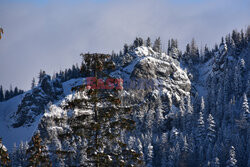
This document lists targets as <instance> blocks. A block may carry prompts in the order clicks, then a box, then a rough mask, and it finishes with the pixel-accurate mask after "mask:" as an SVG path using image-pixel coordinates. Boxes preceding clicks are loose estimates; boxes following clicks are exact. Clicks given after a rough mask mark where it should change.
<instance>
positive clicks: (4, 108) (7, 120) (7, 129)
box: [0, 93, 39, 149]
mask: <svg viewBox="0 0 250 167" xmlns="http://www.w3.org/2000/svg"><path fill="white" fill-rule="evenodd" d="M24 95H25V93H24V94H21V95H18V96H16V97H14V98H11V99H10V100H8V101H5V102H0V113H1V117H0V136H1V137H2V138H3V143H4V144H5V145H6V147H7V148H8V149H10V148H12V146H13V144H14V143H17V144H20V142H21V141H28V140H29V139H30V137H31V136H32V134H33V132H34V131H35V130H36V128H37V124H38V123H39V118H38V119H37V120H36V121H35V123H34V124H33V125H32V126H30V127H20V128H12V127H11V123H12V122H13V120H12V119H11V116H12V115H13V114H14V113H15V112H16V111H17V107H18V105H19V103H20V102H21V100H22V98H23V96H24Z"/></svg>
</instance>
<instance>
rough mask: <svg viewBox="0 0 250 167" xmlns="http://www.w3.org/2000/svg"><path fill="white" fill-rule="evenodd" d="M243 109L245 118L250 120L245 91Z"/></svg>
mask: <svg viewBox="0 0 250 167" xmlns="http://www.w3.org/2000/svg"><path fill="white" fill-rule="evenodd" d="M242 111H243V117H244V119H246V120H248V122H250V112H249V106H248V100H247V95H246V94H245V93H244V95H243V103H242Z"/></svg>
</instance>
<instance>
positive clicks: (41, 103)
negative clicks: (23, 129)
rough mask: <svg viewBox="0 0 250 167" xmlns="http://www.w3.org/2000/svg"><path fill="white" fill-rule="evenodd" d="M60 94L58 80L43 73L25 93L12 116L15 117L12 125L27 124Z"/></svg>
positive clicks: (58, 97) (61, 90) (61, 93)
mask: <svg viewBox="0 0 250 167" xmlns="http://www.w3.org/2000/svg"><path fill="white" fill-rule="evenodd" d="M62 96H63V88H62V84H61V82H60V80H59V79H55V80H51V79H50V76H49V75H45V76H44V77H43V79H42V81H41V83H40V84H39V85H38V86H37V87H35V88H34V89H33V90H32V91H31V92H28V93H26V94H25V96H24V98H23V99H22V101H21V103H20V104H19V106H18V110H17V112H16V113H15V115H13V116H12V117H13V118H14V119H15V123H13V124H12V126H13V127H14V128H17V127H20V126H29V125H30V124H32V123H33V122H34V121H35V119H36V117H37V116H38V115H40V114H43V113H44V111H45V107H46V105H47V104H48V103H49V102H50V101H51V102H53V101H56V100H58V99H60V98H62Z"/></svg>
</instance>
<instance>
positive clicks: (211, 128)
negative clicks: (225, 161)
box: [207, 114, 216, 143]
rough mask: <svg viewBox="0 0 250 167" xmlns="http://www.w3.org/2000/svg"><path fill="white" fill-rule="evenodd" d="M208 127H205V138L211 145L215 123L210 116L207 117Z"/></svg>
mask: <svg viewBox="0 0 250 167" xmlns="http://www.w3.org/2000/svg"><path fill="white" fill-rule="evenodd" d="M207 122H208V127H207V131H208V132H207V137H208V140H209V141H210V142H211V143H213V142H214V140H215V138H216V130H215V121H214V118H213V116H212V115H211V114H209V115H208V119H207Z"/></svg>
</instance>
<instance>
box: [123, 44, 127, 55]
mask: <svg viewBox="0 0 250 167" xmlns="http://www.w3.org/2000/svg"><path fill="white" fill-rule="evenodd" d="M127 53H128V45H127V44H125V45H124V47H123V54H127Z"/></svg>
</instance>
